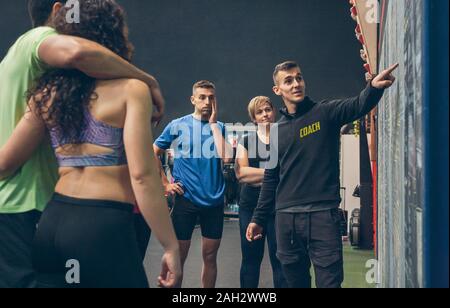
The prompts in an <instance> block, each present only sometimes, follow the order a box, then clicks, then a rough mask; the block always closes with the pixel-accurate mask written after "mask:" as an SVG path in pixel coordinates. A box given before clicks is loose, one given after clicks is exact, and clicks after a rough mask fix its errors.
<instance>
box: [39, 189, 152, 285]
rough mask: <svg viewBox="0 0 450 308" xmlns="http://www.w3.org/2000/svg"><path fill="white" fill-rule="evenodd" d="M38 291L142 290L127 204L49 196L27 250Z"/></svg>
mask: <svg viewBox="0 0 450 308" xmlns="http://www.w3.org/2000/svg"><path fill="white" fill-rule="evenodd" d="M33 265H34V268H35V270H36V272H37V280H38V283H37V285H38V287H40V288H66V287H67V288H148V281H147V276H146V274H145V271H144V266H143V264H142V257H141V255H140V252H139V248H138V244H137V240H136V231H135V225H134V220H133V205H131V204H125V203H121V202H116V201H102V200H85V199H75V198H70V197H66V196H62V195H59V194H55V195H54V196H53V198H52V200H51V201H50V202H49V204H48V206H47V208H46V209H45V211H44V213H43V214H42V217H41V220H40V222H39V225H38V229H37V232H36V237H35V240H34V246H33Z"/></svg>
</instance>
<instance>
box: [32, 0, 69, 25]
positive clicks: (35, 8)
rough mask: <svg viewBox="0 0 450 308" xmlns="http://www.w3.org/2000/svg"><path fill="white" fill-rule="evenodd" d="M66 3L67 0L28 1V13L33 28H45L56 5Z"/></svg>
mask: <svg viewBox="0 0 450 308" xmlns="http://www.w3.org/2000/svg"><path fill="white" fill-rule="evenodd" d="M58 2H61V3H63V4H65V3H66V0H28V13H29V14H30V18H31V23H32V25H33V28H35V27H41V26H44V25H45V23H46V22H47V20H48V19H49V17H50V14H51V13H52V9H53V6H54V5H55V3H58Z"/></svg>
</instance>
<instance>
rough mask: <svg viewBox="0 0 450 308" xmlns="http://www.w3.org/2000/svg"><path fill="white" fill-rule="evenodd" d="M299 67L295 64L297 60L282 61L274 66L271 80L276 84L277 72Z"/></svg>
mask: <svg viewBox="0 0 450 308" xmlns="http://www.w3.org/2000/svg"><path fill="white" fill-rule="evenodd" d="M297 67H298V68H300V66H299V65H298V64H297V62H294V61H287V62H283V63H281V64H278V65H277V66H276V67H275V71H274V72H273V82H274V83H275V84H277V76H278V73H279V72H287V71H289V70H291V69H293V68H297Z"/></svg>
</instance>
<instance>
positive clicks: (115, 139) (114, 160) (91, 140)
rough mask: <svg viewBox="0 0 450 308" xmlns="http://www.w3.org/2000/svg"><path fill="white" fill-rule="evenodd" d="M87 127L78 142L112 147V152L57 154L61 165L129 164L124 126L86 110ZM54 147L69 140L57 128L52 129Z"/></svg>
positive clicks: (104, 165)
mask: <svg viewBox="0 0 450 308" xmlns="http://www.w3.org/2000/svg"><path fill="white" fill-rule="evenodd" d="M85 121H86V122H87V123H86V128H85V130H84V131H83V132H82V134H81V136H80V140H79V142H78V144H84V143H87V144H92V145H98V146H101V147H104V148H108V149H111V150H112V152H111V153H107V154H95V155H80V156H63V155H59V154H56V158H57V159H58V164H59V166H60V167H109V166H122V165H126V164H127V157H126V153H125V146H124V143H123V128H116V127H112V126H110V125H107V124H105V123H102V122H99V121H97V120H95V119H94V118H93V116H92V115H91V113H90V112H89V110H87V108H86V110H85ZM50 137H51V142H52V147H53V149H54V150H56V149H57V148H60V147H62V146H64V145H67V144H68V142H67V140H64V138H62V136H61V134H60V133H59V132H58V131H57V130H56V129H52V130H51V131H50Z"/></svg>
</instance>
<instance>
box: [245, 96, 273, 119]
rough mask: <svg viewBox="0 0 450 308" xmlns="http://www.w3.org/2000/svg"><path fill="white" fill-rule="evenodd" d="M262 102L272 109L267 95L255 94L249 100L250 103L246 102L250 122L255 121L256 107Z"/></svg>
mask: <svg viewBox="0 0 450 308" xmlns="http://www.w3.org/2000/svg"><path fill="white" fill-rule="evenodd" d="M264 104H269V105H270V107H271V108H272V109H274V108H273V104H272V101H271V100H270V98H268V97H267V96H257V97H255V98H253V99H252V100H251V101H250V103H249V104H248V115H249V116H250V119H251V120H252V122H255V121H256V117H255V112H256V109H258V108H259V107H260V106H262V105H264Z"/></svg>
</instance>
